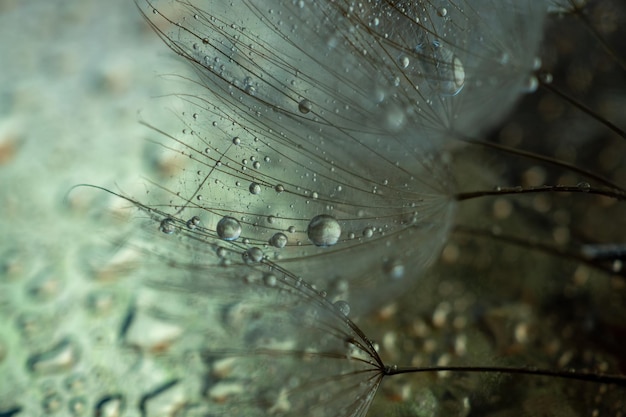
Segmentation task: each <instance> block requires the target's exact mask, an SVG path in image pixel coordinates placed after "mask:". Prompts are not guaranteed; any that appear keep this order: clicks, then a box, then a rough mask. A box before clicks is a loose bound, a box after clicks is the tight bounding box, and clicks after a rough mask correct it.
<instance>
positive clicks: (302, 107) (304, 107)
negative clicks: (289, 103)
mask: <svg viewBox="0 0 626 417" xmlns="http://www.w3.org/2000/svg"><path fill="white" fill-rule="evenodd" d="M311 108H312V104H311V102H310V101H309V100H307V99H304V100H302V101H300V103H298V110H299V111H300V113H302V114H307V113H309V112H310V111H311Z"/></svg>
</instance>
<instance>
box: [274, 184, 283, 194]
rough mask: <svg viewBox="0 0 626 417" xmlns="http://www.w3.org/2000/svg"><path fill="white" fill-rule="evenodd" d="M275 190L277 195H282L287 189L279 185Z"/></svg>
mask: <svg viewBox="0 0 626 417" xmlns="http://www.w3.org/2000/svg"><path fill="white" fill-rule="evenodd" d="M274 190H276V192H277V193H282V192H283V191H285V187H284V186H283V185H282V184H277V185H276V187H274Z"/></svg>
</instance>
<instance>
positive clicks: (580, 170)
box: [462, 138, 623, 191]
mask: <svg viewBox="0 0 626 417" xmlns="http://www.w3.org/2000/svg"><path fill="white" fill-rule="evenodd" d="M462 140H463V141H464V142H466V143H470V144H472V145H480V146H484V147H486V148H490V149H496V150H498V151H501V152H506V153H509V154H511V155H517V156H521V157H523V158H527V159H533V160H536V161H541V162H545V163H547V164H550V165H552V166H556V167H560V168H564V169H567V170H569V171H571V172H575V173H577V174H580V175H582V176H584V177H587V178H589V179H592V180H594V181H597V182H599V183H601V184H604V185H606V186H607V187H609V188H613V189H615V190H619V191H623V190H622V188H621V187H620V186H619V185H617V184H615V183H614V182H612V181H611V180H609V179H607V178H605V177H603V176H601V175H598V174H596V173H594V172H591V171H588V170H586V169H584V168H580V167H578V166H576V165H573V164H570V163H568V162H565V161H561V160H558V159H555V158H552V157H549V156H546V155H541V154H538V153H534V152H530V151H524V150H521V149H515V148H511V147H509V146H504V145H500V144H497V143H493V142H487V141H484V140H480V139H472V138H462Z"/></svg>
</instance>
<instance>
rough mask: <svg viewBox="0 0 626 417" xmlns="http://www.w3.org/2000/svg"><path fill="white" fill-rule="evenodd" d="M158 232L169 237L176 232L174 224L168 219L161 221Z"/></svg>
mask: <svg viewBox="0 0 626 417" xmlns="http://www.w3.org/2000/svg"><path fill="white" fill-rule="evenodd" d="M159 230H160V231H161V232H163V233H165V234H166V235H171V234H172V233H174V232H175V231H176V223H175V222H174V220H173V219H170V218H167V219H163V220H162V221H161V224H160V225H159Z"/></svg>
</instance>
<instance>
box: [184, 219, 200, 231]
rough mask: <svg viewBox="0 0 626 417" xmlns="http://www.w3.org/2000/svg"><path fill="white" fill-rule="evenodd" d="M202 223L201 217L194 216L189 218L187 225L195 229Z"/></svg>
mask: <svg viewBox="0 0 626 417" xmlns="http://www.w3.org/2000/svg"><path fill="white" fill-rule="evenodd" d="M199 224H200V217H198V216H193V217H192V218H191V219H189V220H187V227H188V228H190V229H192V230H193V229H195V228H196V227H198V225H199Z"/></svg>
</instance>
